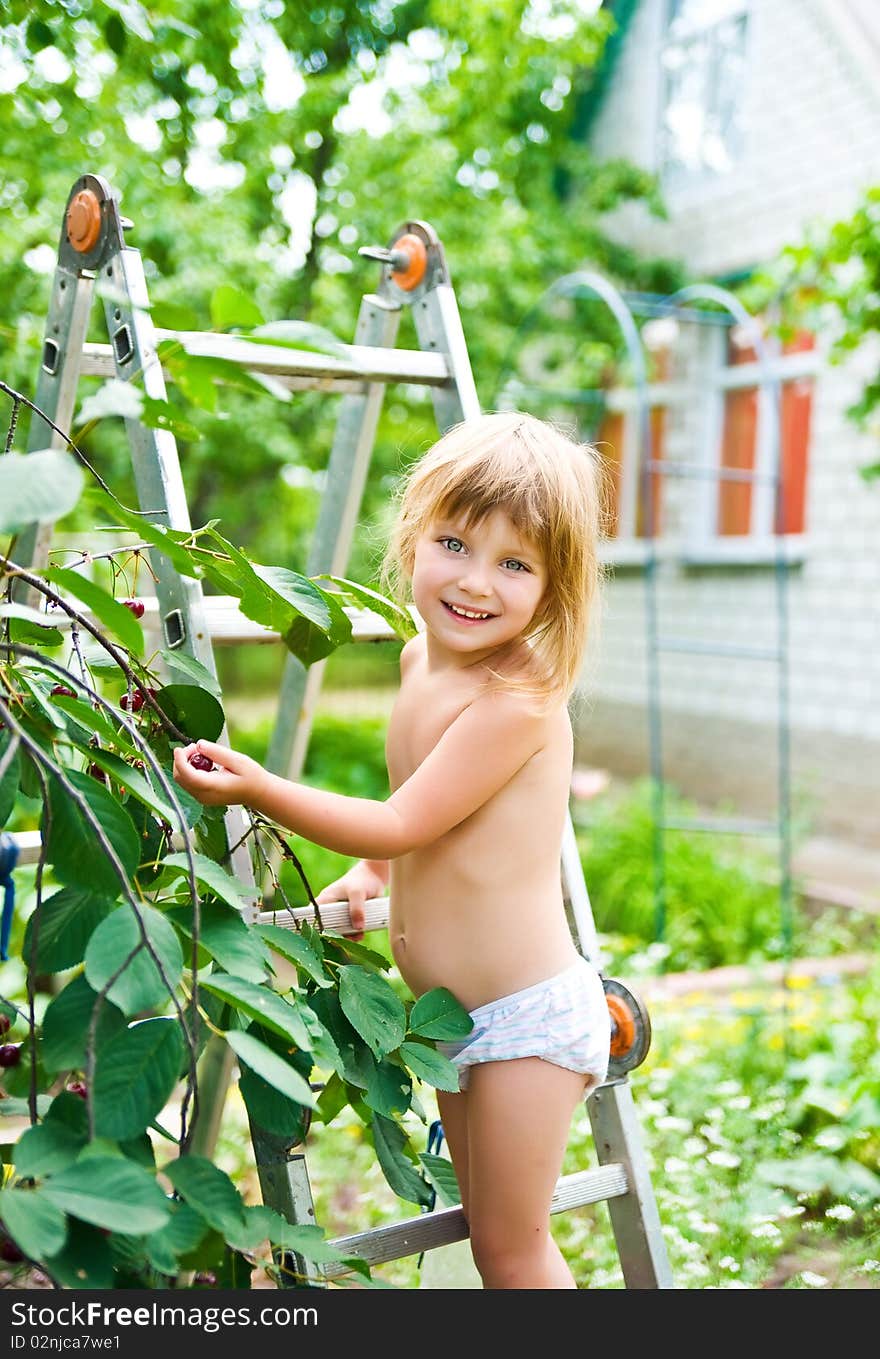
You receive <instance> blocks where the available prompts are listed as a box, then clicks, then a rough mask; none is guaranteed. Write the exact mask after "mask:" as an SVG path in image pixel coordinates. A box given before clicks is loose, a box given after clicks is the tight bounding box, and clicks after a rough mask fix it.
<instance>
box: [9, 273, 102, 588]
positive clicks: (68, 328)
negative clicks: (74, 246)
mask: <svg viewBox="0 0 880 1359" xmlns="http://www.w3.org/2000/svg"><path fill="white" fill-rule="evenodd" d="M94 287H95V281H94V275H93V274H92V272H91V271H86V272H85V273H82V272H79V271H76V270H73V269H71V268H69V267H68V266H67V265H65V264H64V263H63V262H62V261H61V260H60V259H59V261H58V263H57V265H56V267H55V275H54V278H53V281H52V293H51V299H50V302H49V316H48V319H47V322H46V334H45V336H44V339H43V349H42V360H41V363H40V371H39V374H38V377H37V387H36V394H35V396H34V404H35V405H37V406H39V408H40V410H41V411H45V413H46V415H47V416H48V417H49V419H50V420H51V421H52V423H53V424H54V425H57V426H58V428H59V429H61V430H63V431H64V432H65V433H67V434H69V433H70V428H71V425H72V423H73V411H74V405H75V402H76V389H77V384H78V382H79V374H80V365H81V357H82V347H83V344H84V342H85V337H86V332H87V330H88V325H89V317H90V315H91V309H92V294H93V292H94ZM26 447H27V452H28V453H36V452H38V451H39V450H40V449H43V448H62V449H63V448H66V447H67V444H66V441H65V440H64V439H63V438H62V437H61V435H60V434H58V433H57V432H56V431H55V430H54V429H52V428H51V426H50V425H48V424H47V423H46V421H45V420H43V419H42V418H41V417H40V416H39V415H37V413H36V411H34V412H33V415H32V417H31V424H30V430H29V433H28V440H27V445H26ZM53 527H54V526H53V524H52V523H51V522H43V523H39V524H29V525H28V527H27V528H26V529H24V530H23V531H22V533H21V534H20V536H19V540H18V546H17V548H16V559H17V560H18V561H19V562H20V564H21V565H22V566H25V567H29V568H30V569H32V570H35V571H40V570H41V569H42V568H43V567H44V566H45V564H46V562H47V560H48V555H49V544H50V542H51V540H52V530H53ZM13 597H14V598H15V599H17V600H18V601H19V602H20V603H26V604H30V605H31V606H32V607H37V606H38V604H39V597H38V591H37V590H36V589H35V587H34V586H31V585H26V584H24V582H21V581H18V582H15V583H14V584H13Z"/></svg>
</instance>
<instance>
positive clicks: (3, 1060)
mask: <svg viewBox="0 0 880 1359" xmlns="http://www.w3.org/2000/svg"><path fill="white" fill-rule="evenodd" d="M20 1061H21V1045H20V1044H19V1043H4V1044H3V1046H2V1047H0V1066H5V1067H10V1066H18V1064H19V1062H20Z"/></svg>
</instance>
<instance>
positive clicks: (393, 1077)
mask: <svg viewBox="0 0 880 1359" xmlns="http://www.w3.org/2000/svg"><path fill="white" fill-rule="evenodd" d="M456 1088H457V1087H456ZM411 1098H412V1078H411V1077H410V1075H409V1073H408V1072H406V1071H404V1070H403V1068H402V1067H399V1066H398V1065H397V1063H396V1062H389V1061H383V1062H377V1061H375V1060H373V1066H372V1070H371V1071H370V1074H369V1076H368V1077H367V1093H366V1094H365V1096H364V1102H365V1103H366V1104H367V1105H368V1106H369V1108H371V1109H373V1110H375V1112H376V1113H377V1114H385V1115H386V1116H387V1117H388V1118H392V1117H393V1116H394V1114H405V1113H406V1111H407V1109H408V1108H409V1106H410V1100H411Z"/></svg>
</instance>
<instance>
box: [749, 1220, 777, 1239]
mask: <svg viewBox="0 0 880 1359" xmlns="http://www.w3.org/2000/svg"><path fill="white" fill-rule="evenodd" d="M781 1235H782V1233H781V1231H780V1230H779V1228H778V1227H777V1225H776V1223H775V1222H759V1223H758V1225H757V1227H753V1228H752V1236H756V1237H767V1238H768V1239H769V1240H771V1241H775V1240H777V1239H778V1238H779V1237H780V1236H781Z"/></svg>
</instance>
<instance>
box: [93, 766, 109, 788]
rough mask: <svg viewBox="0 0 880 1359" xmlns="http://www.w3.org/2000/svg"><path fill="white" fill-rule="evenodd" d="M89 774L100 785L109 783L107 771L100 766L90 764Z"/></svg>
mask: <svg viewBox="0 0 880 1359" xmlns="http://www.w3.org/2000/svg"><path fill="white" fill-rule="evenodd" d="M88 772H89V773H90V774H91V776H92V778H93V779H97V780H98V782H99V783H106V782H107V774H106V771H105V770H103V769H102V768H101V766H100V765H99V764H90V765H89V770H88Z"/></svg>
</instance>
